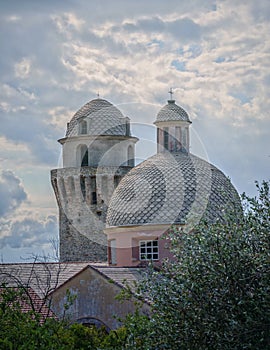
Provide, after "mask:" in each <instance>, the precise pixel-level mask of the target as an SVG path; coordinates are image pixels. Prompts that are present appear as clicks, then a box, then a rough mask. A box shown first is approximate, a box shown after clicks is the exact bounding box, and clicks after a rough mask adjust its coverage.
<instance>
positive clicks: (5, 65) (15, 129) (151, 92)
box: [0, 0, 270, 262]
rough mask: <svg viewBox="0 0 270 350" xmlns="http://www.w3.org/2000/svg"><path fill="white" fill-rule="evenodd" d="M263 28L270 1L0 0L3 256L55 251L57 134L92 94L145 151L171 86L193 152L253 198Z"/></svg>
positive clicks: (263, 85)
mask: <svg viewBox="0 0 270 350" xmlns="http://www.w3.org/2000/svg"><path fill="white" fill-rule="evenodd" d="M269 33H270V3H269V0H260V1H254V0H245V1H243V0H223V1H222V0H204V1H201V0H181V1H180V0H171V1H164V0H148V1H145V0H144V1H142V0H136V1H134V0H114V1H109V0H91V1H87V0H66V1H60V0H47V1H36V0H24V1H21V0H18V1H16V0H10V1H5V0H0V43H1V55H0V258H1V261H2V262H22V261H25V260H26V261H27V260H28V259H31V258H32V257H33V255H48V254H49V255H55V254H54V248H55V246H56V245H57V239H58V210H57V205H56V201H55V197H54V194H53V190H52V187H51V184H50V170H51V169H55V168H58V167H61V146H60V144H59V143H58V142H57V140H58V139H59V138H61V137H63V136H64V134H65V129H66V123H67V122H68V121H69V120H70V119H71V117H72V115H73V114H74V113H75V112H76V111H77V110H78V109H80V107H82V106H83V105H84V104H85V103H86V102H88V101H90V100H92V99H94V98H96V97H97V94H98V93H99V94H100V97H102V98H104V99H107V100H108V101H110V102H112V103H113V104H114V105H116V106H117V107H118V108H119V109H120V110H121V111H122V112H123V114H124V115H128V116H129V117H130V118H131V120H132V123H133V126H132V130H133V133H134V134H135V135H136V136H138V137H139V138H140V139H141V141H140V143H139V144H138V147H137V158H139V159H145V158H146V157H148V156H149V155H150V154H151V153H153V152H154V149H155V141H154V140H155V128H154V126H153V125H152V123H153V121H154V120H155V117H156V114H157V112H158V111H159V109H160V108H161V107H162V106H164V105H165V104H166V102H167V99H168V98H169V95H168V91H169V89H170V88H171V87H172V88H173V91H174V95H173V97H174V99H175V100H176V103H177V104H178V105H180V106H182V107H183V108H184V109H185V110H186V111H187V113H188V114H189V116H190V119H191V120H192V127H191V129H192V132H191V152H192V153H194V154H197V155H199V156H201V157H203V158H206V159H207V160H209V161H210V162H211V163H213V164H215V165H216V166H217V167H219V168H220V169H221V170H222V171H223V172H224V173H225V174H226V175H227V176H229V177H230V179H231V180H232V183H233V184H234V186H235V187H236V189H237V190H238V192H239V193H243V192H246V193H247V194H248V195H250V196H255V195H256V188H255V185H254V182H255V181H256V180H257V181H259V182H260V181H262V180H269V169H270V149H269V145H270V138H269V127H270V117H269V109H270V108H269V107H270V103H269V92H270V38H269ZM53 247H54V248H53Z"/></svg>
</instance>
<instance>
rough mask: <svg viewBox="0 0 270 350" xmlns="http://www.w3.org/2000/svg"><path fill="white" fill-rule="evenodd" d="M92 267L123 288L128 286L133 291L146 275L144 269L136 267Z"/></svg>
mask: <svg viewBox="0 0 270 350" xmlns="http://www.w3.org/2000/svg"><path fill="white" fill-rule="evenodd" d="M91 267H92V268H94V269H95V270H97V271H98V272H100V273H101V274H102V275H104V276H105V277H106V278H108V279H109V280H111V281H113V282H115V283H116V284H118V285H119V286H121V287H126V286H127V285H128V286H129V287H130V288H131V290H134V289H135V285H136V283H137V282H138V281H140V280H141V279H142V278H143V277H144V273H145V269H144V268H136V267H111V266H107V267H98V266H97V267H96V266H91Z"/></svg>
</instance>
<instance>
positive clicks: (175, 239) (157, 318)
mask: <svg viewBox="0 0 270 350" xmlns="http://www.w3.org/2000/svg"><path fill="white" fill-rule="evenodd" d="M257 187H258V197H257V198H248V197H247V196H245V195H243V204H244V213H243V215H242V214H241V213H240V215H237V214H236V213H235V211H232V212H230V211H229V212H228V213H226V217H225V219H224V220H222V221H221V220H220V221H217V222H215V223H214V224H208V223H206V222H204V223H201V224H200V225H199V227H197V228H196V229H194V230H193V231H192V232H185V231H184V230H183V229H179V228H174V230H173V232H172V233H171V235H170V238H171V251H172V252H173V255H174V261H169V260H168V261H164V263H163V266H162V268H161V269H160V271H157V270H155V269H154V268H152V269H151V268H150V269H149V273H148V276H147V279H146V280H145V281H144V282H143V283H142V284H141V287H140V290H139V291H138V292H140V293H142V292H143V293H146V295H147V298H149V299H150V300H151V303H152V316H151V318H150V320H149V321H148V324H147V326H146V329H147V331H145V332H141V333H140V334H138V335H137V341H138V339H139V342H140V343H143V344H144V345H143V346H144V347H143V346H142V348H144V349H177V350H179V349H180V350H181V349H184V350H186V349H189V350H191V349H194V350H195V349H196V350H200V349H213V350H218V349H220V350H221V349H222V350H234V349H256V350H257V349H263V350H265V349H269V348H270V268H269V262H270V250H269V248H270V194H269V183H268V182H266V181H264V182H263V183H262V185H261V186H260V185H259V184H257ZM135 318H136V316H135ZM135 321H136V319H134V320H133V323H132V324H134V322H135ZM137 321H138V322H141V321H142V320H140V317H138V316H137ZM143 321H144V322H145V320H143ZM129 323H130V320H129ZM135 343H136V339H135V341H134V344H135ZM129 348H130V349H131V348H132V346H131V347H129ZM135 348H136V346H135V345H134V349H135Z"/></svg>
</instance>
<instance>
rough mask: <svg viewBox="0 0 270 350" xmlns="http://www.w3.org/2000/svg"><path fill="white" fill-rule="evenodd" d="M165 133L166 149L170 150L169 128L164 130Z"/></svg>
mask: <svg viewBox="0 0 270 350" xmlns="http://www.w3.org/2000/svg"><path fill="white" fill-rule="evenodd" d="M163 133H164V148H165V149H168V147H169V128H167V127H166V128H164V129H163Z"/></svg>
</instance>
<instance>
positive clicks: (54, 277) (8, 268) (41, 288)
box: [0, 262, 143, 298]
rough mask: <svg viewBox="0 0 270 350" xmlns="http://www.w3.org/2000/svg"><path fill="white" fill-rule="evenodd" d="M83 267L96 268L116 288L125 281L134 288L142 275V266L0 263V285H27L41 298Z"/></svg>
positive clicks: (83, 268) (93, 263) (91, 263)
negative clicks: (115, 285)
mask: <svg viewBox="0 0 270 350" xmlns="http://www.w3.org/2000/svg"><path fill="white" fill-rule="evenodd" d="M87 268H92V269H94V270H96V271H97V272H98V273H100V274H101V275H103V276H104V277H105V278H107V279H108V280H110V281H113V282H114V283H116V284H117V285H119V286H120V287H125V285H126V283H127V284H128V285H129V286H130V287H131V288H134V282H136V281H138V280H139V279H141V278H142V274H143V268H129V267H121V268H120V267H119V268H118V267H110V266H108V265H107V264H106V263H95V262H90V263H89V262H82V263H22V264H0V284H3V283H6V284H7V286H9V287H20V286H23V287H27V288H31V289H32V290H33V293H36V294H37V296H38V297H40V298H43V297H44V296H45V295H47V294H50V293H52V292H53V291H54V290H55V289H56V288H59V287H60V286H61V285H63V284H65V283H66V282H67V281H69V280H71V279H72V278H73V277H74V276H75V275H77V274H78V273H80V272H81V271H82V270H85V269H87Z"/></svg>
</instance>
